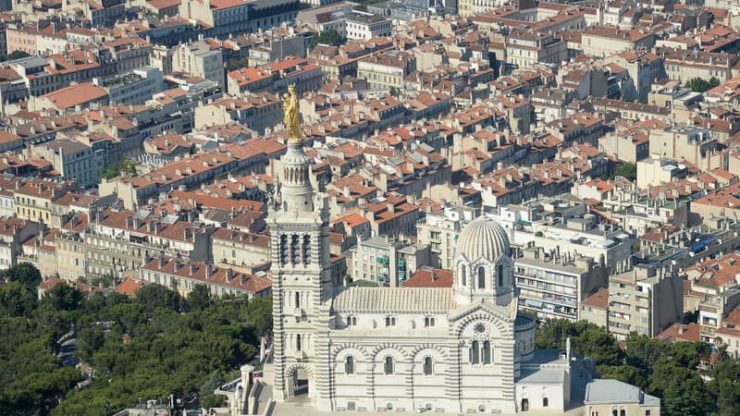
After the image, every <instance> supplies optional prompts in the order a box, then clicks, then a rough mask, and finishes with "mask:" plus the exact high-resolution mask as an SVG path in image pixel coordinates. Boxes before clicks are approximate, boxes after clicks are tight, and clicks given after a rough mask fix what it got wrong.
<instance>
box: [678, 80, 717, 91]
mask: <svg viewBox="0 0 740 416" xmlns="http://www.w3.org/2000/svg"><path fill="white" fill-rule="evenodd" d="M717 85H719V80H718V79H717V78H715V77H712V78H709V81H707V80H705V79H703V78H691V79H690V80H689V81H688V82H687V83H686V86H687V87H689V88H691V91H694V92H705V91H708V90H710V89H712V88H714V87H716V86H717Z"/></svg>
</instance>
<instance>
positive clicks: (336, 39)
mask: <svg viewBox="0 0 740 416" xmlns="http://www.w3.org/2000/svg"><path fill="white" fill-rule="evenodd" d="M346 41H347V38H345V37H344V36H342V34H341V33H339V32H337V31H336V30H333V29H329V30H325V31H323V32H321V33H319V34H318V35H317V36H314V37H313V39H311V48H315V47H316V46H318V45H319V44H323V45H332V46H341V45H343V44H344V43H345V42H346Z"/></svg>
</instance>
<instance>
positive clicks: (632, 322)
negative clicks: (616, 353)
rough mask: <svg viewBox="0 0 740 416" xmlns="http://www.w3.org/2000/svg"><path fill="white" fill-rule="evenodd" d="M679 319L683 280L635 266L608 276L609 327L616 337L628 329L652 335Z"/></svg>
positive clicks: (621, 335) (681, 315) (620, 338)
mask: <svg viewBox="0 0 740 416" xmlns="http://www.w3.org/2000/svg"><path fill="white" fill-rule="evenodd" d="M681 319H683V279H681V278H679V277H676V276H671V275H664V274H663V271H662V269H659V270H654V269H646V268H637V267H636V268H634V269H633V270H630V271H627V272H624V273H620V274H614V275H610V276H609V317H608V321H609V322H608V330H609V332H610V333H612V334H613V335H614V336H615V337H616V338H617V339H618V340H625V339H627V337H628V336H629V334H630V333H631V332H637V333H638V334H641V335H647V336H648V337H654V336H656V335H658V334H660V333H661V332H663V330H664V329H666V328H667V327H669V326H670V325H672V324H673V323H675V322H680V321H681Z"/></svg>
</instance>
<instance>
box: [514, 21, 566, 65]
mask: <svg viewBox="0 0 740 416" xmlns="http://www.w3.org/2000/svg"><path fill="white" fill-rule="evenodd" d="M567 55H568V51H567V45H566V42H565V41H563V40H562V39H560V38H558V37H555V36H554V35H552V34H545V33H541V32H536V31H534V30H520V29H515V30H513V31H512V32H511V34H509V37H508V38H507V42H506V63H507V64H508V65H510V66H511V67H512V68H531V67H534V66H535V65H537V64H555V65H559V64H561V63H562V62H563V61H565V60H567Z"/></svg>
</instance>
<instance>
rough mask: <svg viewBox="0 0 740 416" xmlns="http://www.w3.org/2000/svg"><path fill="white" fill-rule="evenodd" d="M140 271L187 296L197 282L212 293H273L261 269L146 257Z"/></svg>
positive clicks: (154, 280) (146, 279)
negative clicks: (254, 271)
mask: <svg viewBox="0 0 740 416" xmlns="http://www.w3.org/2000/svg"><path fill="white" fill-rule="evenodd" d="M141 274H142V276H141V279H140V280H142V281H144V282H148V283H156V284H158V285H162V286H167V287H169V288H172V289H173V290H176V291H177V292H178V293H180V294H181V295H182V296H187V295H188V293H190V292H191V291H192V290H193V289H195V287H196V286H198V285H204V286H205V287H206V288H207V289H208V292H209V293H210V294H211V295H213V296H223V295H232V296H242V295H246V296H247V297H248V298H250V299H251V298H253V297H267V296H270V294H271V293H272V290H271V289H272V282H271V281H270V279H269V278H268V277H267V276H266V275H265V273H264V272H258V273H257V274H247V273H241V272H236V271H234V270H232V269H221V268H217V267H215V266H213V265H211V264H208V263H202V262H197V261H187V260H183V259H181V258H177V257H174V258H173V257H165V256H160V257H158V258H152V259H148V261H147V262H146V264H145V265H144V266H143V268H142V272H141Z"/></svg>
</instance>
